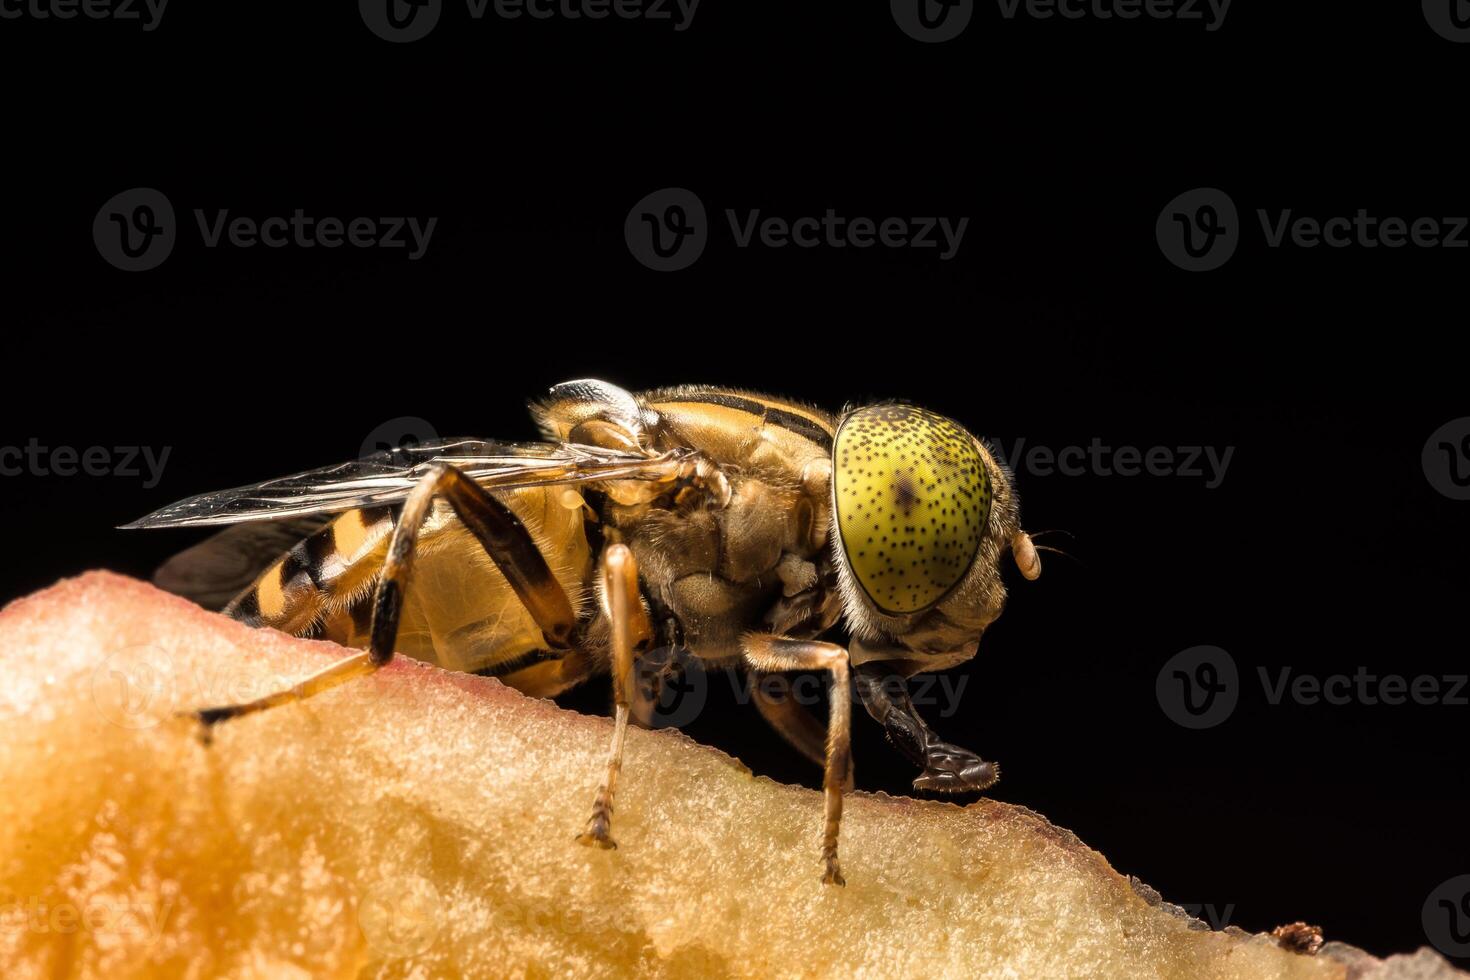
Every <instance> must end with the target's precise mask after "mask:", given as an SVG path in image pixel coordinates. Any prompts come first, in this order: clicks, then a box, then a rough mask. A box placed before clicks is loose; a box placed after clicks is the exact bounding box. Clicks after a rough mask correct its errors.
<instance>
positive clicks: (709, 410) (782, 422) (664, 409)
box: [643, 385, 836, 453]
mask: <svg viewBox="0 0 1470 980" xmlns="http://www.w3.org/2000/svg"><path fill="white" fill-rule="evenodd" d="M643 398H644V401H645V403H646V404H647V405H648V406H649V407H650V408H652V409H653V410H654V411H656V412H658V413H660V415H675V416H678V415H683V414H687V413H691V412H698V413H703V414H706V415H709V416H710V417H711V419H712V420H715V419H720V418H721V417H724V418H725V419H727V420H729V421H731V422H734V423H736V424H739V425H743V426H746V427H749V426H752V425H755V426H760V425H769V426H775V427H776V428H779V429H783V430H785V431H787V432H790V433H792V434H793V435H797V436H800V437H801V438H803V439H806V440H807V441H809V442H811V443H814V444H815V445H817V446H819V447H820V448H821V449H823V450H824V451H826V452H829V453H830V452H831V451H832V439H833V436H834V434H835V432H836V426H835V424H834V422H833V420H832V417H831V416H830V415H828V414H827V413H826V412H823V411H822V410H821V409H818V408H813V407H812V406H810V405H803V404H802V403H800V402H794V401H790V400H788V399H784V398H773V397H771V396H769V395H759V394H756V393H754V392H749V391H740V390H737V389H733V388H710V387H703V386H698V385H691V386H685V387H680V388H665V389H660V390H658V391H652V392H649V393H647V394H645V395H644V396H643Z"/></svg>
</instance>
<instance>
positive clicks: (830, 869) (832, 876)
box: [822, 854, 847, 886]
mask: <svg viewBox="0 0 1470 980" xmlns="http://www.w3.org/2000/svg"><path fill="white" fill-rule="evenodd" d="M822 884H824V885H839V886H846V884H847V879H846V878H844V877H842V868H840V867H839V866H838V864H837V855H836V854H829V855H827V870H826V872H824V873H823V875H822Z"/></svg>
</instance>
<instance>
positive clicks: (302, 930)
mask: <svg viewBox="0 0 1470 980" xmlns="http://www.w3.org/2000/svg"><path fill="white" fill-rule="evenodd" d="M343 653H344V651H342V650H341V648H338V647H335V646H332V645H330V644H326V643H319V642H311V641H304V640H296V639H292V638H289V637H286V636H284V635H281V634H279V633H274V632H271V631H265V630H249V629H246V628H245V627H243V626H240V625H239V624H236V623H233V622H231V621H229V620H226V619H224V618H222V617H219V616H215V615H212V614H209V613H206V612H204V611H202V610H200V609H198V608H197V607H194V606H192V605H190V604H188V603H186V602H184V601H183V600H180V599H176V598H173V597H170V596H167V595H164V594H163V593H160V592H158V591H156V590H154V589H152V588H151V587H149V586H147V585H144V584H142V583H138V582H134V581H132V580H128V579H123V578H120V577H117V576H113V575H108V574H102V573H93V574H89V575H86V576H83V577H82V578H79V579H73V580H70V581H67V582H64V583H62V584H60V585H58V586H56V587H54V588H52V589H50V590H47V591H46V592H43V593H39V594H37V595H35V596H32V597H30V598H28V599H25V600H21V601H19V602H17V603H14V604H12V605H11V606H9V607H8V608H7V609H6V610H5V611H4V613H0V670H3V677H0V787H3V788H4V789H3V792H0V975H3V976H5V977H7V978H24V977H71V976H79V977H82V976H85V977H94V976H95V977H104V976H105V977H194V976H199V977H205V976H219V975H230V976H272V977H279V976H288V977H289V976H301V977H306V976H312V977H319V976H327V977H354V976H382V977H399V976H401V977H441V976H457V975H463V976H485V977H502V976H528V977H530V976H537V977H539V976H553V975H555V976H587V977H595V976H622V975H638V976H670V977H682V976H691V977H693V976H700V977H705V976H726V975H730V976H765V975H783V976H797V975H801V976H822V975H843V976H851V975H869V976H888V975H892V976H906V977H908V976H942V975H950V976H1022V977H1032V976H1037V977H1039V976H1047V977H1103V976H1109V977H1122V976H1127V977H1144V978H1147V977H1159V978H1166V977H1168V978H1172V977H1180V978H1184V977H1189V978H1221V980H1224V978H1234V977H1242V978H1243V977H1257V978H1259V977H1272V978H1321V977H1342V976H1344V975H1345V971H1344V967H1343V966H1342V964H1341V963H1340V962H1338V961H1336V960H1334V959H1331V958H1329V957H1327V956H1317V957H1307V956H1301V955H1296V954H1292V953H1288V952H1286V951H1283V950H1281V949H1280V948H1279V947H1277V946H1276V945H1275V944H1274V943H1272V942H1271V941H1269V940H1268V939H1265V938H1262V937H1247V936H1245V935H1244V934H1239V933H1237V934H1226V933H1213V932H1207V931H1198V930H1196V929H1191V928H1190V924H1189V923H1188V922H1187V921H1186V920H1185V919H1183V918H1180V917H1178V916H1175V915H1171V914H1169V913H1168V912H1167V911H1165V910H1164V909H1163V908H1161V907H1158V906H1156V905H1150V904H1149V903H1148V902H1146V901H1145V900H1144V899H1143V898H1142V897H1140V895H1139V894H1138V893H1137V892H1135V890H1134V889H1133V888H1132V887H1131V886H1130V885H1129V883H1128V881H1127V879H1125V878H1123V877H1121V876H1119V875H1118V874H1117V873H1116V872H1115V871H1114V870H1113V869H1112V868H1111V867H1110V866H1109V865H1108V864H1107V862H1106V861H1105V860H1104V859H1103V858H1102V857H1101V856H1100V855H1098V854H1096V853H1095V852H1093V851H1090V850H1088V849H1087V848H1086V847H1085V846H1084V845H1083V844H1082V843H1081V842H1080V841H1078V840H1077V839H1076V838H1075V837H1073V836H1072V835H1071V834H1070V833H1068V832H1066V831H1063V830H1059V829H1057V828H1055V827H1053V826H1051V825H1050V824H1048V823H1047V822H1046V821H1045V820H1043V819H1042V818H1040V817H1039V816H1037V815H1035V814H1033V813H1031V812H1030V811H1027V810H1024V809H1022V808H1019V807H1014V806H1009V805H1006V804H1003V803H999V802H993V801H982V802H979V803H976V804H973V805H971V806H968V807H964V808H961V807H958V806H954V805H951V804H946V803H934V802H922V803H921V802H915V801H911V800H906V799H895V798H890V797H887V796H883V795H877V796H874V795H868V794H863V793H857V794H854V795H852V796H851V797H850V798H849V800H848V804H847V808H846V812H845V819H844V822H843V827H842V859H843V869H844V871H845V873H846V877H847V882H848V884H847V887H845V888H835V887H824V886H823V885H822V884H821V883H820V881H819V877H820V870H821V869H820V867H819V863H820V862H819V848H818V838H819V834H820V830H821V807H822V800H821V796H820V794H818V793H816V792H813V791H809V790H806V789H801V788H795V787H789V786H784V785H780V784H777V783H774V782H772V781H770V780H767V779H764V778H757V777H754V776H752V775H751V774H750V773H749V772H748V771H747V770H745V769H744V768H743V767H742V766H741V765H740V764H739V763H737V762H735V761H734V760H732V759H730V758H729V757H727V756H725V755H722V754H721V753H719V752H716V751H714V750H712V749H709V748H706V747H702V746H698V745H696V744H694V743H693V742H691V741H690V740H688V739H687V738H685V737H683V736H681V735H679V734H677V733H675V732H669V731H663V732H645V731H633V732H631V733H630V735H629V739H628V745H627V755H626V758H625V765H624V770H623V776H622V780H621V782H620V784H619V793H618V808H617V812H616V814H615V816H614V822H613V834H614V836H615V838H616V839H617V841H618V843H619V849H617V850H614V851H600V850H597V849H593V848H586V847H581V846H578V845H577V844H576V843H575V842H574V841H573V838H574V837H575V835H576V833H577V832H578V830H580V829H581V826H582V824H583V823H584V822H585V820H586V816H587V812H588V807H589V806H590V803H591V800H592V797H593V794H594V793H595V791H596V788H597V781H598V779H599V775H600V773H601V763H602V760H603V756H604V753H605V751H606V745H607V737H608V732H609V726H610V722H609V721H608V720H607V719H604V718H592V717H587V716H582V715H577V714H574V713H571V712H567V711H564V710H561V709H559V708H557V707H556V706H555V705H553V704H551V703H549V702H544V701H537V700H534V699H530V698H526V697H524V696H522V695H520V694H518V693H516V692H515V691H513V690H510V689H509V688H506V687H503V686H502V685H500V684H498V683H496V682H494V681H490V680H486V679H482V678H477V677H472V676H468V675H463V674H453V673H448V672H445V671H441V670H438V669H436V668H433V667H429V666H426V665H422V664H417V663H413V662H408V661H405V660H403V659H402V658H400V659H399V660H397V661H395V663H394V664H393V665H392V666H391V667H390V668H389V669H387V670H386V671H384V672H382V673H381V674H379V675H377V676H374V677H371V678H368V679H365V680H362V681H358V682H354V683H353V684H351V685H348V686H346V687H344V688H343V689H340V690H337V691H333V692H330V693H328V694H325V695H322V696H320V697H318V698H316V699H313V700H312V701H310V702H308V703H305V704H300V705H293V706H290V707H286V708H282V709H279V710H276V711H271V712H267V713H265V714H263V715H260V716H255V717H251V718H245V719H241V720H239V721H237V722H234V723H230V724H227V725H224V726H222V727H221V728H220V730H219V731H218V733H217V736H216V738H215V741H214V745H213V747H212V748H209V749H205V748H204V747H202V746H201V745H200V744H199V743H198V741H196V739H195V738H194V733H193V731H192V729H191V728H190V727H189V726H188V725H187V724H183V723H180V722H177V721H174V720H171V714H172V712H173V711H174V710H176V709H180V708H191V707H197V706H199V705H201V704H204V703H217V702H218V701H220V700H221V699H222V698H224V699H230V698H238V697H248V696H252V695H254V694H258V693H261V692H262V691H264V690H266V689H268V688H270V687H272V686H275V685H278V684H280V683H282V682H283V681H289V680H294V679H297V678H299V677H301V676H304V675H306V674H308V673H310V672H312V671H313V670H315V669H317V668H319V667H320V666H322V664H324V663H326V662H328V661H330V660H331V659H332V658H334V657H337V656H341V655H343Z"/></svg>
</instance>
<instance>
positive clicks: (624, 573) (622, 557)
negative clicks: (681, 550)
mask: <svg viewBox="0 0 1470 980" xmlns="http://www.w3.org/2000/svg"><path fill="white" fill-rule="evenodd" d="M602 598H603V603H604V612H605V613H606V615H607V618H608V622H609V624H610V625H611V627H612V688H613V705H614V711H613V737H612V747H611V748H610V749H609V750H608V754H607V775H606V776H605V778H604V779H603V781H602V785H601V786H599V787H598V788H597V799H596V800H595V801H594V802H593V804H592V818H591V819H590V820H588V821H587V829H586V830H584V831H583V832H582V833H581V834H579V835H578V836H577V840H578V842H579V843H582V844H595V845H596V846H598V847H602V848H611V847H617V846H618V845H617V844H616V843H614V841H613V839H612V837H611V836H610V834H609V831H610V830H611V827H612V812H613V793H614V792H616V790H617V784H618V773H619V772H621V771H622V768H623V742H624V740H625V739H626V738H627V735H628V686H629V685H630V684H631V683H632V680H633V654H634V652H635V651H636V650H641V649H642V648H644V647H646V646H648V644H649V643H650V642H652V640H653V626H652V625H651V624H650V623H649V621H648V613H647V612H645V611H644V609H643V600H642V598H640V596H639V593H638V563H637V562H636V561H635V560H634V559H633V552H631V551H630V550H628V546H627V545H625V544H613V545H609V546H608V549H607V551H605V552H603V556H602Z"/></svg>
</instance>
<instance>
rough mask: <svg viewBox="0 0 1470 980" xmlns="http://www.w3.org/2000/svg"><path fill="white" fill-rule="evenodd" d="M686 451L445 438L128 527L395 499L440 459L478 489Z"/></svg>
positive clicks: (559, 479)
mask: <svg viewBox="0 0 1470 980" xmlns="http://www.w3.org/2000/svg"><path fill="white" fill-rule="evenodd" d="M682 454H683V451H674V452H671V453H666V454H663V455H655V456H640V455H635V454H632V453H627V452H619V451H615V450H608V449H600V448H597V447H595V446H581V445H574V444H570V443H507V442H486V441H484V440H480V439H446V440H441V441H437V442H432V443H424V444H422V445H419V446H414V447H410V448H405V449H393V450H387V451H385V452H380V453H375V454H373V455H372V456H367V457H364V458H363V459H360V460H355V461H353V462H350V463H340V464H338V465H336V466H328V467H324V468H323V469H319V470H310V471H308V472H306V473H298V474H296V475H295V476H285V477H281V478H279V479H276V480H266V481H265V482H264V483H257V484H254V485H253V486H248V487H236V488H235V489H233V490H217V491H215V492H213V493H204V494H200V495H199V496H197V497H190V498H189V499H188V500H181V501H179V502H178V503H176V504H170V505H169V506H167V507H164V508H163V509H162V510H157V511H154V512H153V513H152V514H149V515H148V516H147V517H143V518H140V519H138V520H136V521H133V522H132V523H131V524H124V525H123V527H124V528H158V527H198V526H201V525H210V524H239V523H242V522H245V521H274V520H279V519H281V518H286V517H300V516H303V515H307V514H332V513H336V512H338V511H344V510H351V509H352V508H354V507H370V506H374V505H380V504H393V503H397V502H399V501H401V500H403V498H405V497H407V496H408V492H409V491H410V490H412V489H413V487H414V486H415V485H416V484H417V483H418V482H419V480H420V479H421V478H422V477H423V476H424V474H425V473H427V472H428V470H429V467H430V466H432V465H433V464H434V463H436V462H440V461H443V462H447V463H453V464H454V465H455V466H457V467H459V468H460V469H461V470H463V471H464V472H465V473H466V474H467V475H469V476H470V477H471V478H473V479H474V480H475V482H477V483H479V484H480V485H481V486H485V487H495V488H500V489H514V488H516V487H529V486H543V485H546V484H551V483H586V482H589V481H594V480H613V479H624V480H640V479H646V480H663V479H668V477H669V466H668V464H669V463H670V462H671V461H673V460H676V459H677V458H679V456H680V455H682Z"/></svg>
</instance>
